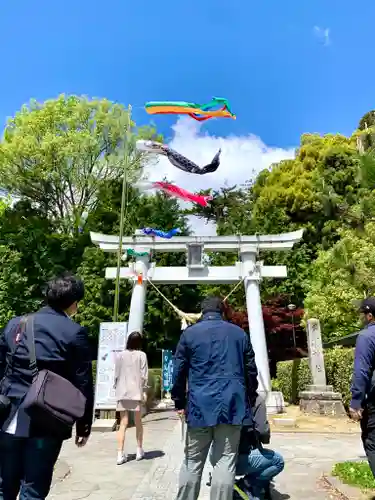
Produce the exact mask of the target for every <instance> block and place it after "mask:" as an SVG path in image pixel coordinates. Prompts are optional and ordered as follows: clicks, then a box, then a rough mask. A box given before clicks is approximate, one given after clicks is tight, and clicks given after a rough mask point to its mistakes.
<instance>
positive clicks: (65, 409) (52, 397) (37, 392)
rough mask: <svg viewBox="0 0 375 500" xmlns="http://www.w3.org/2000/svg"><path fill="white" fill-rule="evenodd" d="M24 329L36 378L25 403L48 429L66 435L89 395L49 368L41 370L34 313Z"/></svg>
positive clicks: (79, 414)
mask: <svg viewBox="0 0 375 500" xmlns="http://www.w3.org/2000/svg"><path fill="white" fill-rule="evenodd" d="M25 333H26V344H27V347H28V349H29V356H30V369H31V371H32V377H33V381H32V384H31V386H30V389H29V390H28V392H27V394H26V397H25V399H24V402H23V404H22V407H23V408H24V410H25V412H26V413H27V414H28V415H29V416H30V418H31V421H32V422H35V423H36V424H37V425H38V427H41V428H43V429H45V430H46V433H48V434H50V433H53V434H54V435H56V436H58V435H64V434H66V432H67V431H68V432H69V431H71V430H72V428H73V426H74V424H75V423H76V421H77V420H78V419H80V418H82V417H83V416H84V414H85V408H86V398H85V396H84V395H83V394H82V393H81V391H79V390H78V389H77V388H76V387H75V386H74V385H73V384H72V383H71V382H69V380H67V379H65V378H63V377H61V376H60V375H58V374H57V373H54V372H52V371H49V370H40V371H39V370H38V367H37V362H36V355H35V337H34V317H33V316H29V317H28V319H27V323H26V328H25Z"/></svg>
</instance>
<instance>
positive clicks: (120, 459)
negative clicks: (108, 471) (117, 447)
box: [117, 453, 128, 465]
mask: <svg viewBox="0 0 375 500" xmlns="http://www.w3.org/2000/svg"><path fill="white" fill-rule="evenodd" d="M127 461H128V456H127V455H126V454H125V453H118V454H117V465H122V464H125V463H126V462H127Z"/></svg>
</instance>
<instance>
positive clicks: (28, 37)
mask: <svg viewBox="0 0 375 500" xmlns="http://www.w3.org/2000/svg"><path fill="white" fill-rule="evenodd" d="M0 9H1V10H0V43H1V47H2V67H3V71H2V78H1V81H0V121H1V122H4V121H5V118H6V117H7V116H9V115H12V114H13V113H14V112H15V111H16V110H17V109H18V108H19V107H20V106H21V104H22V103H24V102H26V101H28V100H29V98H31V97H35V98H37V99H41V100H42V99H46V98H49V97H53V96H56V95H57V94H59V93H62V92H65V93H76V94H82V93H84V94H87V95H89V96H105V97H108V98H109V99H113V100H116V101H119V102H123V103H124V104H127V103H128V102H130V103H132V104H133V105H134V114H135V118H136V120H137V121H138V122H140V123H141V122H146V121H147V120H148V116H147V115H146V114H145V113H144V111H143V110H142V104H143V103H144V102H145V101H147V100H165V99H166V100H168V99H171V100H173V99H178V100H193V101H196V102H205V101H207V100H209V99H210V98H211V96H213V95H218V96H224V97H227V98H228V99H229V100H230V101H231V103H232V107H233V109H234V111H235V112H236V113H237V117H238V118H237V121H236V122H233V121H232V120H216V121H215V122H212V123H209V124H207V125H205V130H207V131H208V132H210V133H213V134H218V135H221V136H227V135H229V134H236V135H244V134H248V133H253V134H255V135H257V136H260V137H261V139H262V140H263V141H264V142H265V143H266V144H267V145H271V146H279V147H288V146H293V145H296V144H297V143H298V140H299V136H300V134H301V133H303V132H305V131H309V132H313V131H318V132H343V133H346V134H348V133H350V132H351V131H352V130H353V129H354V128H355V127H356V124H357V122H358V120H359V118H360V117H361V115H362V114H363V113H365V112H366V111H367V110H369V109H372V108H373V107H374V84H373V82H374V81H375V68H374V65H373V64H372V61H371V57H370V56H371V54H372V46H373V35H372V31H373V21H374V19H375V2H373V0H363V1H362V2H361V5H360V6H359V4H358V5H356V4H353V2H349V0H341V1H338V0H330V1H326V0H303V1H298V2H297V1H296V0H285V1H282V2H280V1H278V0H263V1H262V2H254V1H251V0H232V1H230V2H228V1H223V0H216V1H213V0H204V1H202V0H199V1H198V0H188V1H186V2H179V1H172V0H163V1H162V2H148V1H134V0H132V1H130V0H121V1H120V0H106V1H101V2H99V1H96V0H91V1H88V0H79V1H78V0H75V1H72V0H66V1H65V2H51V1H49V2H48V1H47V0H33V1H32V2H30V1H29V0H28V1H27V0H13V1H10V2H5V1H3V2H2V6H1V8H0ZM314 27H316V28H314ZM326 30H328V31H326ZM155 121H156V122H157V124H158V126H159V128H160V129H161V130H162V132H164V134H165V135H166V136H167V137H169V136H170V135H171V130H170V128H169V127H170V125H171V124H172V123H173V122H174V121H175V120H174V119H173V118H170V117H160V118H159V117H158V118H157V120H155Z"/></svg>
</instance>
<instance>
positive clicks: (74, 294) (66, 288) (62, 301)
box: [46, 272, 85, 311]
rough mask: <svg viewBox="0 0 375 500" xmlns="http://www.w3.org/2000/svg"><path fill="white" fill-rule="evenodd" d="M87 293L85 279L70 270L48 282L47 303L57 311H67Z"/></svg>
mask: <svg viewBox="0 0 375 500" xmlns="http://www.w3.org/2000/svg"><path fill="white" fill-rule="evenodd" d="M84 295H85V288H84V285H83V281H82V280H81V279H80V278H77V277H76V276H74V274H71V273H69V272H66V273H63V274H62V275H60V276H58V277H56V278H53V279H52V280H51V281H49V282H48V284H47V289H46V300H47V304H48V305H49V306H50V307H52V308H53V309H55V310H57V311H66V310H67V309H69V307H70V306H71V305H72V304H74V302H79V301H80V300H82V299H83V297H84Z"/></svg>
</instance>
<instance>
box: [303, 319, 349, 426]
mask: <svg viewBox="0 0 375 500" xmlns="http://www.w3.org/2000/svg"><path fill="white" fill-rule="evenodd" d="M307 344H308V352H309V367H310V371H311V378H312V385H309V386H307V388H306V390H305V391H302V392H300V394H299V397H300V408H301V410H302V411H304V412H305V413H309V414H313V415H316V414H319V415H329V416H334V417H341V416H346V412H345V408H344V405H343V403H342V396H341V394H340V393H338V392H333V387H332V386H331V385H327V379H326V370H325V366H324V353H323V343H322V334H321V330H320V322H319V320H318V319H309V320H307Z"/></svg>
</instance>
